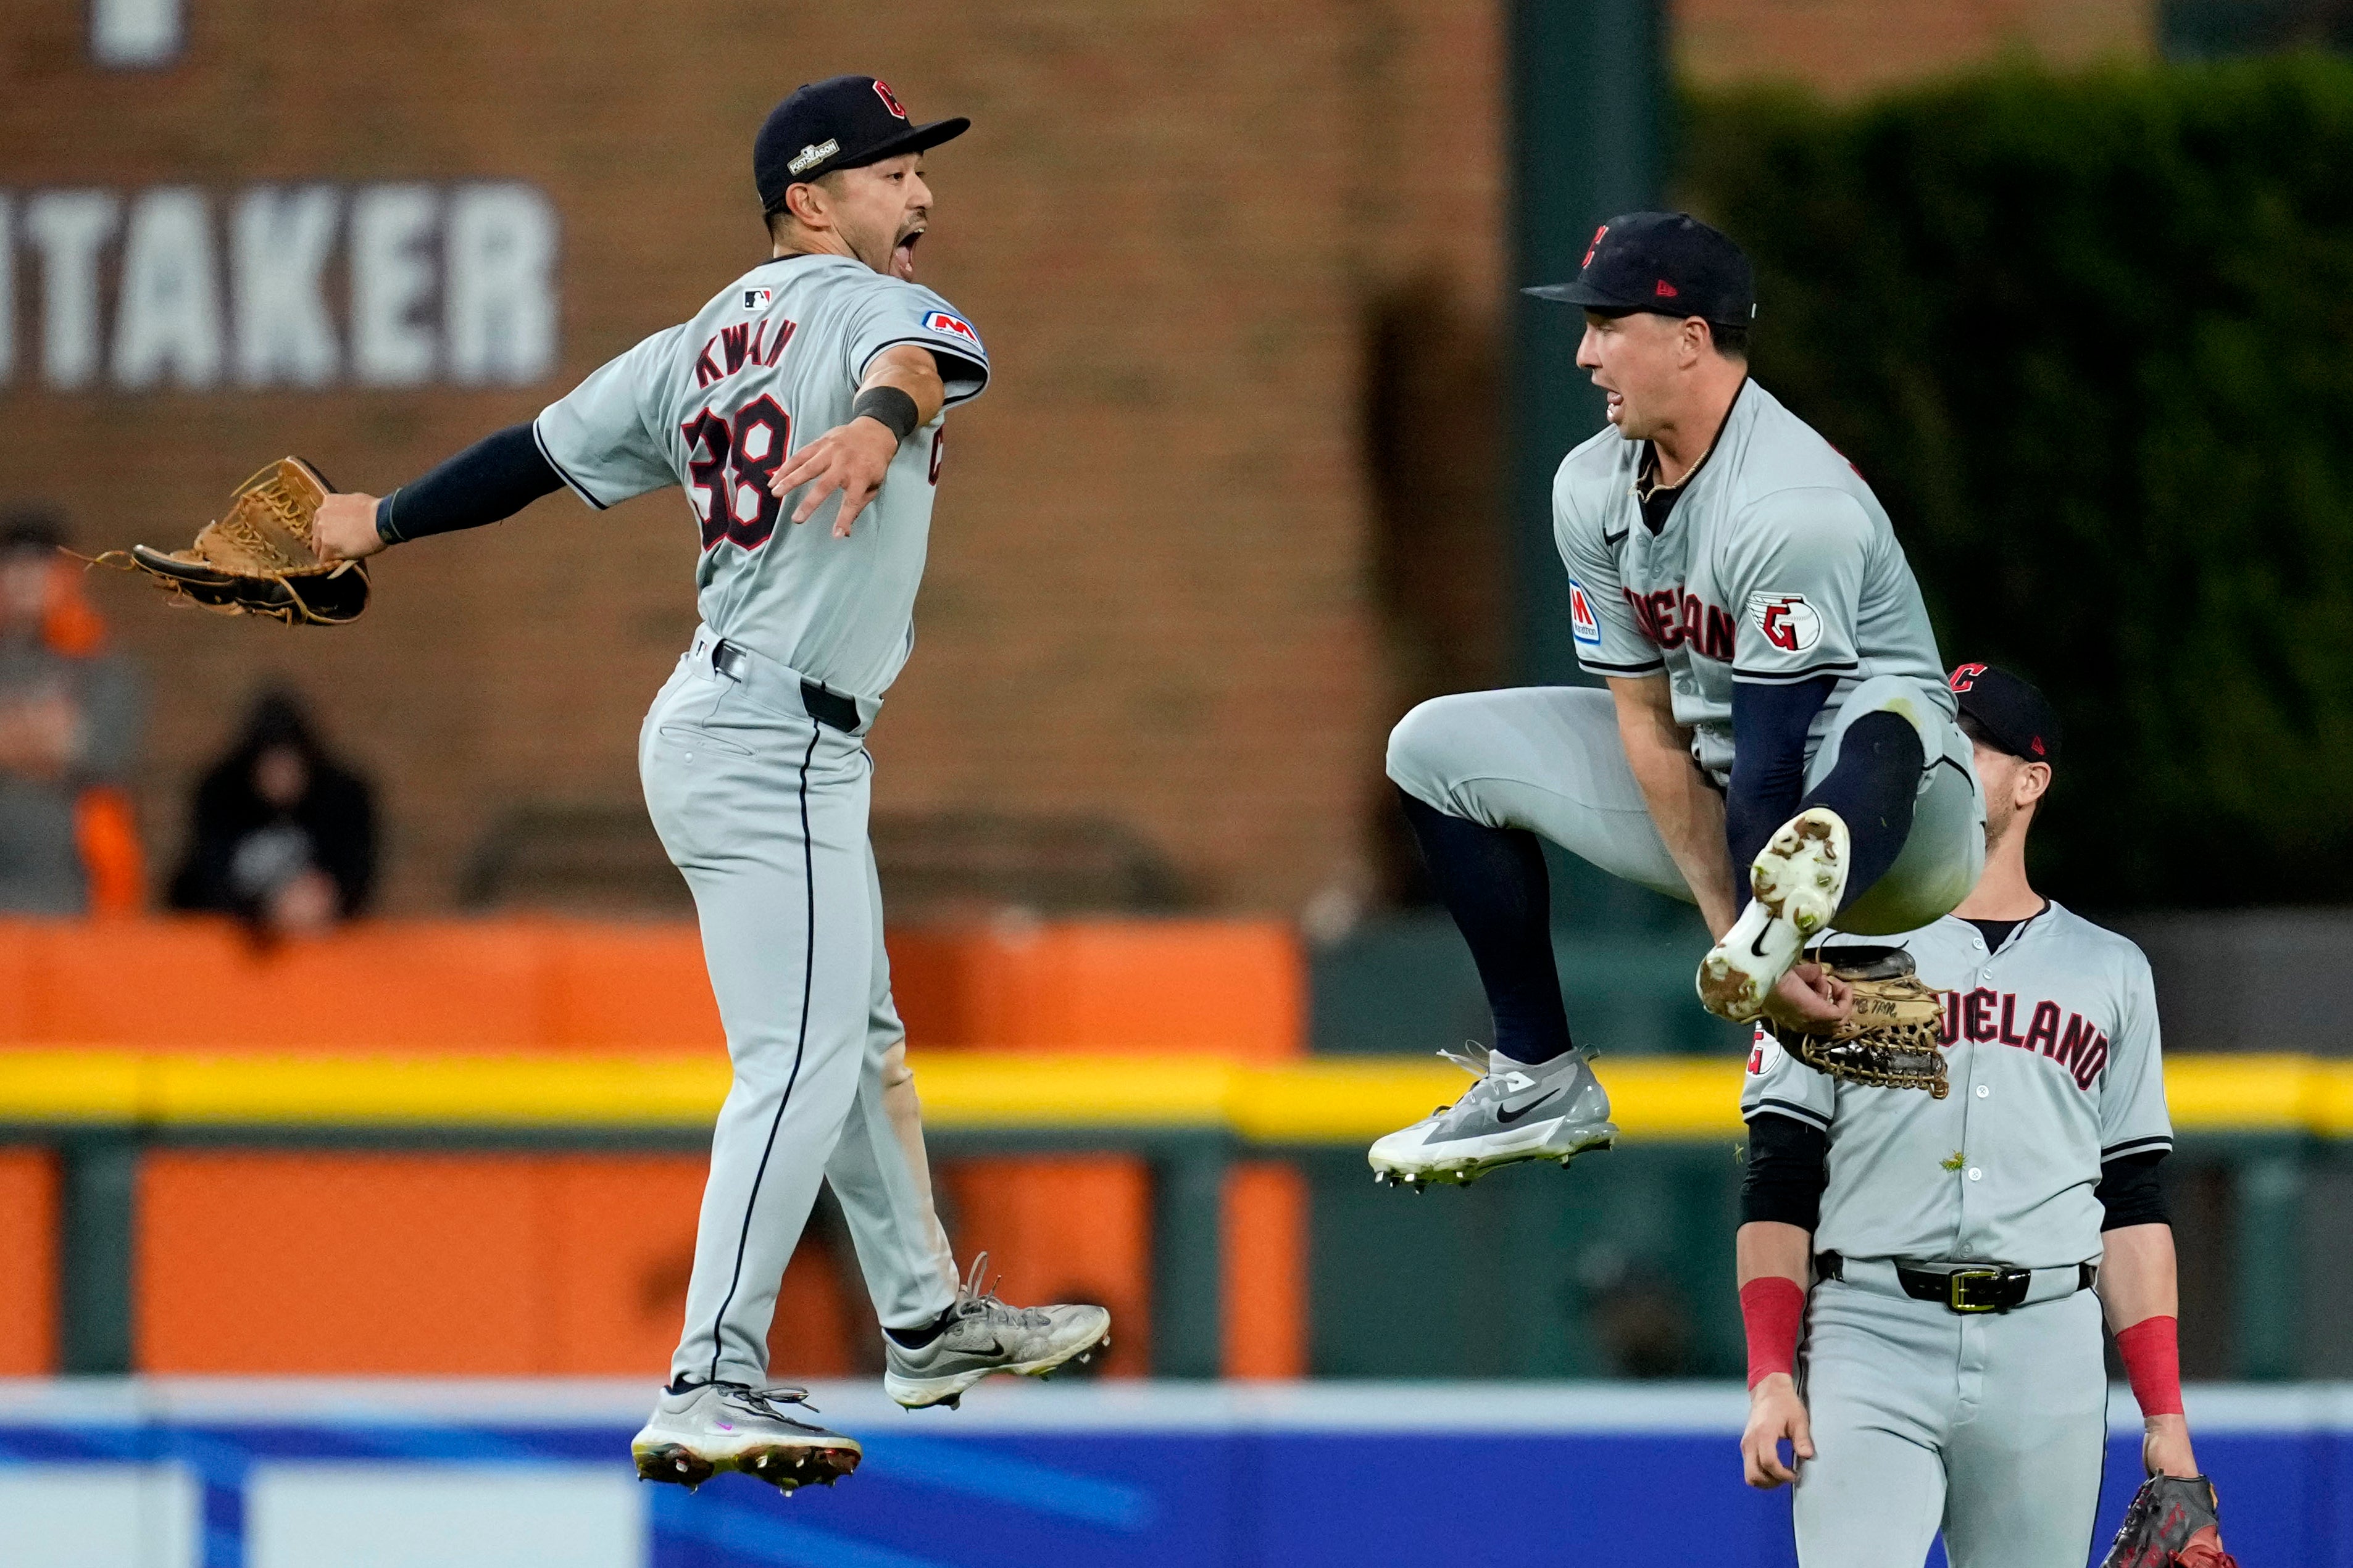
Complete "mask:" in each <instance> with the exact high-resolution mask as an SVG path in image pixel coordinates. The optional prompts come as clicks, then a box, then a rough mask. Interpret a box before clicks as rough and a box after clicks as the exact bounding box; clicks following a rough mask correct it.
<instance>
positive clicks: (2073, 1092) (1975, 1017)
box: [1740, 903, 2173, 1268]
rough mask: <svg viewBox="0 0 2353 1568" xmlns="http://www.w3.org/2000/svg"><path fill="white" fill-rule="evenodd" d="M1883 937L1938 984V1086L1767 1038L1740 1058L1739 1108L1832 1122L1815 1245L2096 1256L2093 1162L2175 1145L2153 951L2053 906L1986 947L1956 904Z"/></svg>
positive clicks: (2024, 1256) (2017, 1257)
mask: <svg viewBox="0 0 2353 1568" xmlns="http://www.w3.org/2000/svg"><path fill="white" fill-rule="evenodd" d="M1892 940H1893V941H1894V944H1895V945H1897V946H1900V947H1903V948H1905V949H1906V950H1907V951H1909V952H1911V954H1912V956H1913V961H1914V963H1916V964H1917V965H1918V966H1919V973H1920V977H1921V979H1922V980H1923V981H1925V982H1926V984H1929V985H1932V986H1934V987H1936V989H1938V990H1940V991H1942V992H1943V993H1944V994H1945V1026H1944V1030H1943V1037H1944V1049H1945V1054H1946V1059H1947V1064H1948V1067H1947V1072H1948V1075H1949V1077H1950V1079H1951V1081H1952V1085H1953V1090H1952V1093H1951V1094H1950V1095H1949V1096H1947V1098H1946V1099H1944V1100H1933V1099H1931V1098H1929V1096H1927V1095H1926V1094H1925V1093H1923V1092H1922V1091H1920V1090H1918V1089H1879V1088H1873V1087H1871V1086H1869V1085H1864V1084H1857V1083H1849V1082H1841V1080H1839V1079H1834V1078H1831V1076H1830V1075H1829V1074H1827V1073H1824V1072H1821V1071H1819V1070H1818V1069H1816V1068H1812V1067H1809V1066H1808V1065H1807V1064H1805V1063H1804V1062H1802V1061H1799V1059H1798V1058H1795V1057H1793V1056H1791V1055H1789V1054H1788V1052H1786V1051H1784V1050H1782V1049H1781V1047H1779V1046H1778V1045H1777V1044H1775V1043H1773V1042H1772V1041H1771V1040H1770V1038H1769V1037H1760V1039H1759V1041H1758V1043H1757V1048H1756V1050H1755V1051H1754V1052H1753V1053H1752V1054H1751V1056H1750V1058H1749V1073H1748V1079H1747V1083H1746V1087H1745V1088H1744V1089H1743V1091H1742V1094H1741V1100H1740V1108H1741V1114H1742V1115H1743V1116H1744V1117H1749V1116H1755V1115H1757V1113H1759V1112H1760V1111H1773V1112H1778V1114H1780V1115H1783V1116H1788V1117H1792V1118H1794V1119H1796V1120H1798V1121H1803V1122H1806V1123H1808V1124H1809V1125H1810V1126H1814V1127H1819V1128H1821V1129H1822V1130H1824V1131H1827V1132H1828V1133H1829V1134H1830V1147H1831V1152H1830V1184H1829V1185H1828V1187H1827V1188H1826V1189H1825V1190H1824V1192H1823V1194H1822V1212H1821V1222H1820V1226H1819V1228H1818V1229H1817V1230H1816V1232H1815V1245H1816V1246H1817V1247H1820V1248H1822V1249H1824V1250H1826V1251H1832V1252H1837V1253H1841V1254H1842V1255H1844V1256H1846V1257H1849V1258H1912V1259H1924V1260H1939V1259H1950V1260H1959V1259H1971V1260H1982V1261H1993V1262H2000V1263H2007V1264H2010V1265H2012V1266H2013V1267H2017V1268H2054V1267H2057V1266H2059V1265H2063V1264H2070V1263H2080V1262H2083V1261H2084V1260H2086V1259H2089V1258H2097V1257H2098V1256H2099V1254H2100V1218H2101V1214H2100V1205H2099V1202H2098V1200H2097V1199H2096V1198H2095V1197H2094V1195H2093V1192H2094V1188H2095V1187H2096V1186H2097V1185H2098V1184H2099V1180H2100V1165H2101V1163H2102V1162H2103V1161H2105V1160H2111V1159H2115V1158H2116V1157H2117V1156H2118V1155H2122V1154H2131V1153H2140V1152H2149V1151H2153V1150H2169V1149H2171V1148H2172V1146H2173V1129H2172V1124H2171V1122H2170V1121H2168V1118H2167V1114H2166V1109H2165V1074H2164V1066H2163V1063H2162V1061H2161V1060H2160V1057H2159V1051H2158V1023H2157V994H2156V990H2155V988H2154V986H2153V985H2152V984H2151V982H2150V979H2149V970H2148V961H2147V959H2146V958H2144V957H2142V956H2141V952H2140V949H2138V948H2137V947H2135V946H2134V945H2133V944H2132V943H2131V942H2128V941H2126V939H2125V938H2123V937H2121V936H2118V935H2116V933H2115V932H2114V931H2104V930H2102V929H2101V928H2100V927H2098V926H2095V925H2094V924H2093V923H2092V922H2091V921H2087V920H2084V918H2083V917H2082V916H2080V915H2077V914H2074V913H2073V912H2072V911H2070V910H2066V909H2063V908H2062V907H2061V906H2060V905H2058V904H2055V903H2054V904H2052V905H2051V906H2050V908H2048V909H2046V910H2043V912H2042V913H2041V914H2039V915H2037V916H2035V917H2034V918H2033V919H2032V920H2031V921H2025V922H2024V923H2023V924H2021V925H2020V926H2019V927H2018V928H2017V929H2015V930H2014V931H2011V932H2010V935H2009V937H2008V938H2007V939H2006V940H2005V941H2004V942H2002V944H2001V947H2000V950H1999V951H1997V952H1990V953H1989V952H1986V950H1985V939H1984V938H1983V937H1982V936H1981V935H1980V934H1979V933H1978V929H1977V927H1975V926H1973V925H1971V924H1970V923H1969V922H1968V921H1965V920H1961V919H1958V918H1957V917H1954V916H1950V915H1947V917H1945V918H1944V919H1943V920H1940V921H1936V923H1935V924H1934V925H1930V926H1926V927H1924V928H1923V929H1921V930H1919V931H1914V932H1912V933H1910V934H1909V935H1908V936H1903V937H1897V938H1894V939H1892ZM1830 951H1831V952H1833V953H1835V952H1837V944H1835V943H1833V944H1832V945H1831V949H1830Z"/></svg>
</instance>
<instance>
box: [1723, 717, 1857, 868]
mask: <svg viewBox="0 0 2353 1568" xmlns="http://www.w3.org/2000/svg"><path fill="white" fill-rule="evenodd" d="M1837 688H1838V677H1836V676H1834V675H1823V676H1817V677H1816V678H1815V679H1811V680H1805V681H1799V683H1798V684H1797V685H1795V686H1765V685H1752V684H1750V683H1749V682H1746V681H1739V680H1736V681H1734V682H1733V683H1732V784H1731V787H1730V788H1728V789H1727V790H1726V791H1725V800H1724V840H1725V847H1727V848H1728V849H1729V850H1730V851H1731V852H1732V875H1733V879H1734V881H1735V883H1736V885H1738V886H1740V887H1744V888H1745V887H1746V885H1747V880H1748V879H1747V877H1746V871H1747V868H1748V865H1749V862H1751V861H1753V860H1755V859H1756V858H1757V851H1758V850H1760V849H1762V848H1764V847H1765V843H1766V840H1767V839H1769V838H1771V837H1773V833H1774V830H1775V829H1776V828H1778V827H1779V826H1781V825H1782V824H1783V823H1785V822H1787V821H1788V820H1789V818H1791V817H1793V816H1797V815H1798V802H1799V800H1800V799H1801V798H1803V796H1804V795H1805V789H1806V732H1807V731H1808V730H1809V729H1810V728H1811V727H1812V725H1813V722H1814V715H1815V714H1817V713H1819V712H1820V711H1821V707H1822V704H1823V703H1825V702H1828V701H1829V700H1831V692H1832V691H1833V690H1835V689H1837ZM1743 901H1746V900H1743Z"/></svg>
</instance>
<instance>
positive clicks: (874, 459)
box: [768, 343, 948, 539]
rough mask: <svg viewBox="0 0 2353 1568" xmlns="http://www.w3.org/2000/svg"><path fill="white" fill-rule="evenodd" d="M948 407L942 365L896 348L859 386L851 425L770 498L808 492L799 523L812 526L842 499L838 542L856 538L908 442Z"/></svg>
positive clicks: (807, 457) (792, 468) (812, 448)
mask: <svg viewBox="0 0 2353 1568" xmlns="http://www.w3.org/2000/svg"><path fill="white" fill-rule="evenodd" d="M947 400H948V390H947V384H946V383H945V382H944V381H943V380H942V379H941V378H940V366H939V362H938V361H937V360H935V359H934V358H933V357H932V351H931V350H929V349H927V348H924V347H923V346H922V345H921V344H918V343H896V344H893V345H892V346H891V347H890V348H887V349H884V350H883V351H882V352H881V353H878V354H876V355H875V356H874V358H873V359H872V361H871V362H870V363H868V365H867V367H866V379H865V380H863V381H861V382H860V383H859V384H858V399H857V401H856V402H854V403H852V404H851V405H849V407H850V416H849V423H848V424H846V425H837V426H834V427H833V428H832V429H830V430H828V431H827V432H826V433H825V434H824V435H822V436H819V437H818V438H817V439H816V440H814V441H811V442H810V443H809V444H808V445H807V446H806V447H802V448H801V449H800V450H799V451H797V452H796V453H794V454H793V460H792V461H791V462H789V463H787V464H786V465H785V466H784V467H783V468H780V469H778V470H777V471H776V476H775V477H774V478H773V479H769V481H768V491H769V493H770V494H771V495H774V496H776V498H777V499H778V500H783V499H784V497H785V496H786V493H787V492H789V491H791V490H793V489H797V488H798V487H800V486H802V485H807V487H808V490H807V493H806V494H805V495H803V496H802V497H801V500H800V504H799V505H798V506H797V507H795V508H793V521H795V522H807V521H808V520H809V519H810V518H812V517H814V516H816V515H817V509H818V507H820V506H823V505H824V504H825V501H826V498H827V497H828V496H830V495H832V494H834V493H835V492H836V491H839V492H840V495H841V511H840V513H839V515H838V516H837V517H835V519H834V520H833V532H834V537H836V538H837V539H846V538H848V537H849V525H850V524H851V523H852V522H853V521H856V520H857V517H858V514H859V513H860V512H861V511H863V510H866V503H867V502H868V501H871V500H873V499H874V497H875V493H876V492H877V491H879V490H881V488H882V477H883V476H884V475H885V474H887V473H889V472H890V470H891V459H892V458H895V457H897V456H898V455H899V445H900V443H901V442H902V441H904V440H906V438H907V437H910V436H912V435H913V434H914V433H915V432H916V431H918V430H920V429H922V428H923V426H926V425H929V424H930V423H931V422H932V421H933V420H934V419H935V418H937V417H939V412H940V410H941V409H942V408H943V407H944V406H946V405H947Z"/></svg>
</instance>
